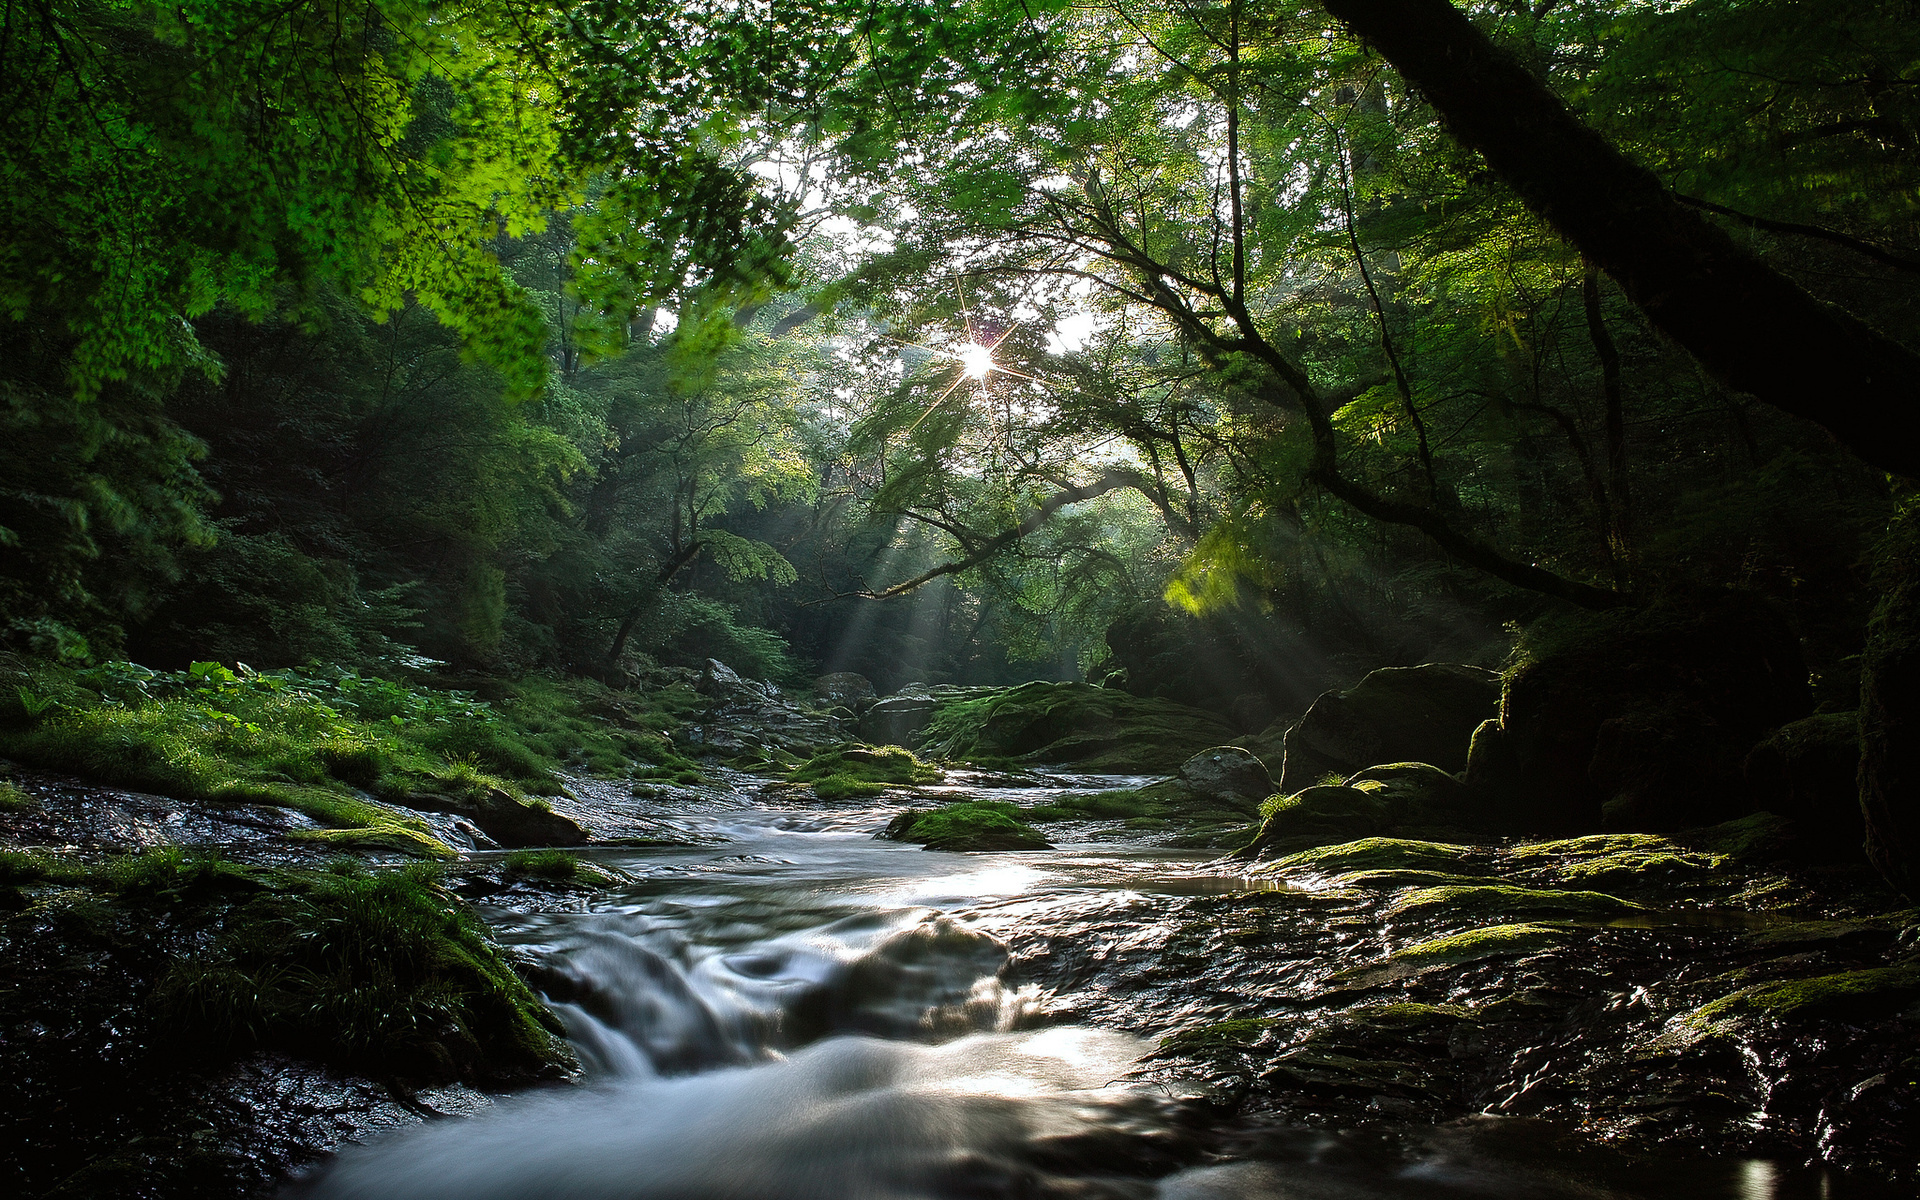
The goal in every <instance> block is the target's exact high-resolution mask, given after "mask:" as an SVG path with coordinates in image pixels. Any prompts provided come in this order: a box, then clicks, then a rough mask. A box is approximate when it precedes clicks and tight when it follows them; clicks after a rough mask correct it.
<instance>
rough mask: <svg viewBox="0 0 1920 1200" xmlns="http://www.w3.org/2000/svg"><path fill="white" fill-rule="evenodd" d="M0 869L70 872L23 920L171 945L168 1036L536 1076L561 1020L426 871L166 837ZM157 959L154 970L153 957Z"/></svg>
mask: <svg viewBox="0 0 1920 1200" xmlns="http://www.w3.org/2000/svg"><path fill="white" fill-rule="evenodd" d="M0 880H4V881H6V882H9V883H14V884H33V885H40V886H42V887H44V886H45V885H50V884H58V885H61V886H62V887H63V888H64V890H61V891H57V892H52V893H47V894H45V895H44V896H43V898H41V899H39V900H37V901H36V902H35V906H34V911H32V912H30V913H26V914H22V919H26V920H29V921H33V922H35V923H36V924H38V923H40V922H51V923H52V924H53V926H54V927H56V928H57V929H59V930H60V931H62V935H63V936H69V937H73V938H77V939H80V940H81V941H84V942H88V943H91V944H95V945H101V946H111V947H119V948H130V949H133V950H134V951H136V952H137V953H138V954H139V955H140V956H141V957H142V959H143V962H144V960H145V959H146V958H148V957H150V956H151V955H153V954H155V953H158V954H160V955H161V956H162V959H161V962H160V963H159V964H158V979H157V982H156V984H155V985H154V987H153V990H152V993H151V996H150V1000H149V1010H150V1012H151V1014H152V1016H153V1017H154V1019H155V1020H156V1022H157V1024H158V1029H159V1032H160V1033H161V1034H162V1035H164V1036H166V1037H169V1038H171V1039H173V1040H176V1041H179V1042H182V1043H185V1044H190V1045H193V1046H196V1047H199V1048H202V1049H204V1050H210V1051H213V1052H216V1053H246V1052H250V1051H254V1050H283V1051H288V1052H293V1053H297V1054H301V1055H304V1056H308V1057H312V1058H315V1059H317V1060H320V1061H323V1062H328V1063H333V1064H336V1065H339V1066H343V1067H347V1068H350V1069H355V1070H361V1071H366V1072H370V1073H373V1074H375V1075H378V1076H380V1077H383V1078H385V1077H393V1076H396V1075H397V1076H402V1077H413V1078H424V1079H441V1080H445V1079H452V1078H456V1077H467V1078H475V1079H483V1078H495V1077H500V1078H505V1077H526V1076H529V1075H532V1074H537V1073H540V1072H543V1071H548V1070H550V1069H552V1068H554V1067H556V1066H559V1065H561V1064H564V1063H565V1062H566V1061H567V1060H568V1055H567V1052H566V1049H565V1046H564V1044H563V1043H562V1042H561V1041H560V1040H559V1039H558V1038H557V1037H556V1036H555V1035H556V1034H557V1033H559V1027H558V1025H557V1023H555V1022H554V1020H553V1018H552V1016H551V1015H550V1014H549V1013H548V1011H547V1009H546V1007H545V1006H544V1005H543V1004H541V1003H540V1001H539V998H538V997H536V996H535V995H534V994H533V993H532V991H531V990H530V989H529V988H528V987H527V986H526V984H525V983H524V982H522V981H521V980H520V978H519V977H518V976H517V975H515V974H514V972H513V971H512V969H511V968H510V967H509V966H508V965H507V963H506V961H505V960H504V958H502V956H501V953H500V951H499V949H498V947H497V946H496V945H495V944H494V943H493V942H492V940H491V939H490V938H489V937H488V935H487V933H486V931H485V929H484V927H483V926H482V925H481V924H480V923H479V922H478V921H477V920H476V919H475V918H474V917H473V915H472V914H471V913H470V912H469V911H468V910H467V908H466V907H465V905H464V904H462V903H461V901H460V900H459V899H458V898H457V897H455V896H453V895H452V894H450V893H449V892H447V891H446V890H445V889H444V888H443V887H441V885H440V877H439V875H438V873H437V871H436V870H435V869H433V868H430V867H426V866H413V867H408V868H405V869H401V870H383V871H370V870H368V869H367V868H366V867H365V866H363V865H361V864H360V863H359V862H358V861H357V860H351V859H344V860H338V861H336V862H335V863H334V864H332V865H330V866H329V867H328V868H326V869H324V870H311V869H287V868H262V867H252V866H246V865H242V864H239V863H234V862H230V861H227V860H225V859H222V858H220V857H219V856H217V855H210V854H204V853H192V852H188V851H185V850H181V849H179V848H174V847H169V848H165V849H160V850H154V851H150V852H148V853H146V854H142V855H138V856H135V857H131V858H123V859H115V860H111V861H108V862H104V863H84V862H77V861H73V860H68V859H61V858H56V857H52V856H40V855H29V854H23V853H20V852H18V851H4V852H0ZM142 969H143V970H146V969H150V968H148V967H147V966H145V965H143V967H142Z"/></svg>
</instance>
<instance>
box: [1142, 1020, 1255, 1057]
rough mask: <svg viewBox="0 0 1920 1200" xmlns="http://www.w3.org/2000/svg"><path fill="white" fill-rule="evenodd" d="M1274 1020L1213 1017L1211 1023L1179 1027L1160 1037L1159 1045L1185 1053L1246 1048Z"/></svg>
mask: <svg viewBox="0 0 1920 1200" xmlns="http://www.w3.org/2000/svg"><path fill="white" fill-rule="evenodd" d="M1278 1024H1279V1022H1278V1021H1277V1020H1275V1019H1273V1018H1271V1017H1236V1018H1234V1019H1233V1020H1230V1021H1215V1022H1214V1023H1213V1024H1211V1025H1202V1026H1200V1027H1199V1028H1198V1029H1183V1030H1181V1031H1180V1032H1179V1033H1174V1034H1169V1035H1168V1036H1166V1037H1164V1038H1161V1039H1160V1049H1162V1050H1167V1051H1172V1052H1175V1053H1189V1054H1191V1053H1196V1052H1204V1051H1208V1050H1246V1049H1250V1048H1252V1047H1253V1045H1254V1044H1255V1043H1257V1042H1258V1041H1259V1040H1260V1036H1261V1035H1262V1034H1264V1033H1265V1032H1266V1031H1267V1030H1269V1029H1271V1028H1273V1027H1274V1026H1275V1025H1278Z"/></svg>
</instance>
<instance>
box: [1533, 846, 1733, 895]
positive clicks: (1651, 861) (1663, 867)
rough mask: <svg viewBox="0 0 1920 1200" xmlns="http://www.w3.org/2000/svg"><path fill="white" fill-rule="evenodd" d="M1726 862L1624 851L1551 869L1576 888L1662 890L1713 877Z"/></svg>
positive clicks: (1681, 853)
mask: <svg viewBox="0 0 1920 1200" xmlns="http://www.w3.org/2000/svg"><path fill="white" fill-rule="evenodd" d="M1724 862H1725V859H1724V858H1722V857H1721V856H1719V855H1707V854H1689V853H1687V852H1685V851H1682V850H1675V849H1667V850H1623V851H1621V852H1620V853H1618V854H1607V855H1602V856H1600V857H1598V858H1589V859H1583V860H1581V861H1579V862H1573V863H1567V864H1565V865H1563V866H1558V867H1554V868H1551V869H1550V870H1551V873H1552V875H1553V876H1554V878H1555V879H1556V880H1557V881H1558V882H1561V883H1565V884H1568V885H1570V886H1573V887H1585V888H1600V887H1610V888H1643V889H1644V888H1660V887H1667V886H1671V885H1672V884H1675V883H1679V882H1684V881H1687V880H1690V879H1701V878H1705V877H1707V876H1710V875H1712V874H1713V873H1714V872H1715V871H1716V870H1717V869H1719V867H1720V866H1721V865H1722V864H1723V863H1724Z"/></svg>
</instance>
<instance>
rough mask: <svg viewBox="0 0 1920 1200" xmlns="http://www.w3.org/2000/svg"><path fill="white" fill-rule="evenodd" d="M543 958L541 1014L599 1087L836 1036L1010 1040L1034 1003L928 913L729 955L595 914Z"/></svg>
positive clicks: (850, 922)
mask: <svg viewBox="0 0 1920 1200" xmlns="http://www.w3.org/2000/svg"><path fill="white" fill-rule="evenodd" d="M706 932H707V933H708V935H709V937H711V935H712V932H713V931H712V930H707V931H706ZM541 958H542V960H543V966H542V967H541V969H540V970H539V972H538V974H537V980H538V983H539V984H540V986H541V988H542V990H543V991H544V993H545V994H546V996H547V999H548V1002H549V1003H550V1004H551V1005H552V1007H553V1009H554V1011H555V1012H556V1013H557V1014H559V1016H560V1019H561V1020H562V1021H563V1022H564V1023H565V1024H566V1028H567V1033H568V1036H569V1037H570V1038H571V1039H572V1041H573V1043H574V1046H575V1048H576V1049H577V1051H578V1052H579V1054H580V1056H581V1060H582V1062H583V1064H584V1065H585V1066H586V1067H587V1069H588V1071H589V1072H590V1073H591V1074H593V1075H595V1076H600V1077H606V1078H638V1077H645V1076H655V1075H659V1076H667V1075H682V1074H686V1073H689V1072H693V1071H704V1070H711V1069H714V1068H716V1067H727V1066H740V1065H744V1064H748V1063H753V1062H760V1061H765V1060H767V1059H768V1058H769V1057H771V1056H774V1055H776V1054H778V1053H779V1052H781V1051H783V1050H787V1049H791V1048H793V1047H796V1046H800V1045H803V1044H805V1043H807V1042H810V1041H814V1040H816V1039H818V1038H821V1037H824V1036H828V1035H831V1034H835V1033H865V1034H870V1035H873V1036H877V1037H885V1038H896V1039H920V1038H928V1037H935V1036H954V1035H958V1034H962V1033H967V1032H973V1031H991V1030H1008V1029H1012V1028H1013V1027H1014V1026H1015V1025H1016V1024H1017V1023H1018V1022H1019V1021H1020V1020H1021V1019H1022V1018H1024V1017H1026V1016H1027V1015H1028V1014H1029V1013H1030V1012H1031V1011H1032V1010H1033V1009H1034V1008H1035V1007H1036V1006H1037V1002H1038V997H1037V995H1036V994H1035V992H1034V990H1033V989H1031V988H1028V989H1025V990H1016V989H1012V988H1009V987H1007V986H1006V985H1005V984H1003V983H1002V982H1001V979H1000V975H1001V973H1002V972H1003V971H1004V970H1005V968H1006V965H1007V951H1006V947H1004V946H1002V945H1001V944H1000V943H999V942H997V941H995V940H994V939H992V938H991V937H988V936H987V935H985V934H983V933H979V932H977V931H974V930H970V929H967V928H966V927H964V926H962V925H961V924H960V923H958V922H956V921H954V920H953V919H952V918H950V917H946V916H942V915H940V914H938V913H935V912H933V911H932V910H929V909H908V910H900V911H891V912H889V911H878V912H869V913H860V914H856V915H853V916H848V917H844V918H842V919H840V920H837V921H834V922H832V923H830V924H827V925H824V926H820V927H817V928H813V929H807V930H800V931H795V932H790V933H785V934H780V935H776V936H773V937H769V938H765V939H763V940H758V941H751V942H748V943H747V944H745V945H742V946H737V947H727V946H725V945H714V944H712V943H711V942H708V943H707V944H699V943H696V942H694V941H692V940H690V939H689V938H688V937H687V936H686V933H685V930H684V927H683V926H682V925H681V924H680V923H679V922H676V921H672V920H663V919H661V918H660V917H659V916H657V915H654V914H647V913H639V914H592V915H590V916H587V917H584V918H581V919H579V920H577V921H574V922H572V923H571V924H569V925H568V926H566V927H565V931H564V933H563V935H562V936H561V937H560V938H559V939H558V940H557V941H555V942H552V943H550V944H548V945H547V946H544V947H542V948H541Z"/></svg>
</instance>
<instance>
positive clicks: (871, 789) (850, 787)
mask: <svg viewBox="0 0 1920 1200" xmlns="http://www.w3.org/2000/svg"><path fill="white" fill-rule="evenodd" d="M886 790H887V785H886V784H884V783H869V782H867V781H866V780H864V779H854V778H852V777H850V776H847V775H829V776H827V777H826V778H825V779H817V780H815V781H814V784H813V794H814V795H816V796H818V797H819V798H820V799H822V800H860V799H865V798H867V797H870V796H878V795H880V794H881V793H882V792H884V791H886Z"/></svg>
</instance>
